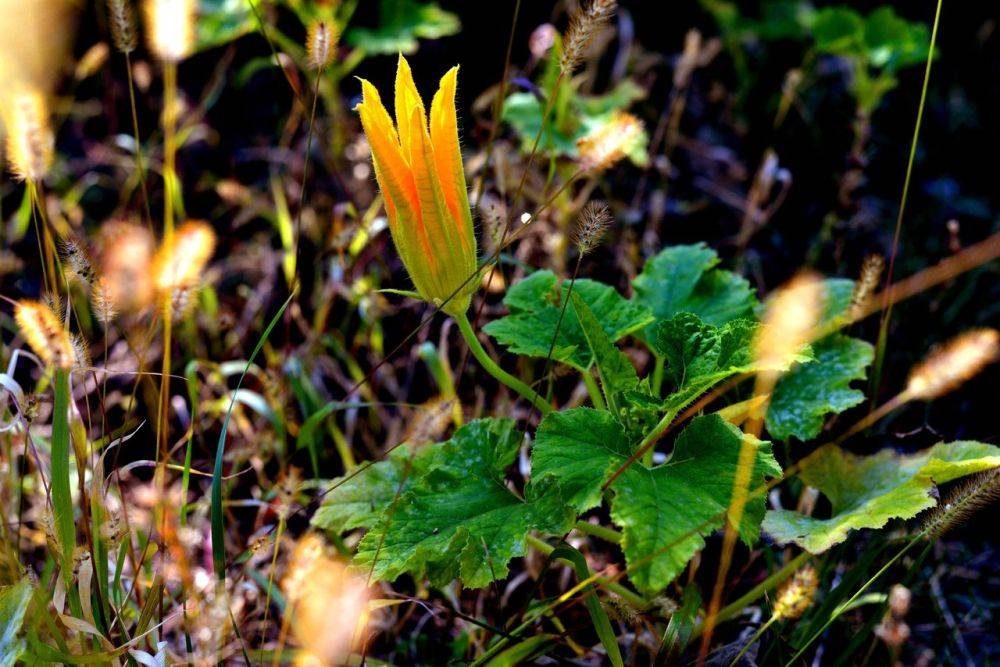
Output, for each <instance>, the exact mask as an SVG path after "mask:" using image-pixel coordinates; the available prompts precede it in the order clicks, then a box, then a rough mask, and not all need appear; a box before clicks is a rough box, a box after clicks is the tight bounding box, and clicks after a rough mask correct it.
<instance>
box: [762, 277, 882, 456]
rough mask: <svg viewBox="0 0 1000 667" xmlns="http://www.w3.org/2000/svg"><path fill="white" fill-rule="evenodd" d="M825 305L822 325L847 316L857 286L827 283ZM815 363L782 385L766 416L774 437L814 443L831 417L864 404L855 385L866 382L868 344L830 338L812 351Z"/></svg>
mask: <svg viewBox="0 0 1000 667" xmlns="http://www.w3.org/2000/svg"><path fill="white" fill-rule="evenodd" d="M823 287H824V305H823V314H822V316H821V318H820V322H821V324H824V325H825V324H829V323H830V322H832V321H834V320H836V319H837V318H838V317H840V316H841V315H843V313H844V312H845V311H846V310H847V308H848V306H849V305H850V303H851V295H852V294H853V293H854V281H852V280H845V279H842V278H830V279H827V280H824V281H823ZM812 352H813V360H812V361H806V362H804V363H800V364H798V365H797V366H795V367H794V368H793V369H792V370H791V371H790V372H789V373H787V374H786V375H784V376H783V377H782V378H781V380H779V381H778V384H777V386H776V387H775V389H774V393H773V394H772V396H771V400H770V404H769V406H768V412H767V429H768V433H769V434H770V435H771V437H773V438H775V439H777V440H788V439H789V438H791V437H792V436H795V437H796V438H798V439H800V440H811V439H812V438H815V437H816V436H817V435H819V433H820V431H822V430H823V422H824V420H825V419H826V417H827V416H828V415H831V414H839V413H841V412H843V411H844V410H847V409H848V408H851V407H854V406H855V405H858V404H859V403H861V402H862V401H864V399H865V396H864V393H862V392H861V391H860V390H857V389H852V388H851V383H852V382H853V381H855V380H863V379H864V378H865V369H866V368H867V367H868V366H869V365H870V364H871V362H872V358H873V354H874V352H873V348H872V346H871V345H870V344H868V343H866V342H864V341H862V340H859V339H857V338H851V337H849V336H846V335H844V334H841V333H835V334H832V335H830V336H827V337H826V338H824V339H823V340H821V341H819V342H817V343H814V344H813V346H812Z"/></svg>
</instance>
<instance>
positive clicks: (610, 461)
mask: <svg viewBox="0 0 1000 667" xmlns="http://www.w3.org/2000/svg"><path fill="white" fill-rule="evenodd" d="M633 444H634V443H631V442H629V439H628V436H627V435H626V434H625V431H624V429H623V428H622V426H621V424H619V423H618V422H617V421H616V420H615V418H614V417H613V416H612V415H611V413H609V412H607V411H606V410H594V409H592V408H573V409H571V410H564V411H562V412H552V413H550V414H548V415H546V416H545V418H544V419H543V420H542V423H541V424H539V425H538V432H537V433H536V434H535V444H534V446H533V447H532V449H531V483H532V484H538V483H547V482H548V481H549V480H555V481H556V484H557V485H558V487H559V490H560V493H561V495H562V497H563V498H564V499H565V501H566V502H567V503H569V504H570V505H572V506H573V507H574V508H575V509H576V510H577V511H579V512H583V511H586V510H588V509H591V508H592V507H596V506H598V505H600V504H601V485H602V484H604V481H605V480H606V479H608V477H609V476H610V475H611V473H613V472H614V471H615V469H617V468H618V466H620V465H621V464H622V463H624V462H625V460H626V459H627V458H628V457H629V455H630V454H631V453H632V452H633V450H634V446H633Z"/></svg>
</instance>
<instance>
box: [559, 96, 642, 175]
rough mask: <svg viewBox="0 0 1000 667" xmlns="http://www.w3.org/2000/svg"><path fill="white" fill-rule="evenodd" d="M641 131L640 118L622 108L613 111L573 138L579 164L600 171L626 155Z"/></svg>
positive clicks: (640, 137) (590, 169)
mask: <svg viewBox="0 0 1000 667" xmlns="http://www.w3.org/2000/svg"><path fill="white" fill-rule="evenodd" d="M644 131H645V127H644V125H643V123H642V121H641V120H639V119H638V118H636V117H635V116H633V115H632V114H630V113H628V112H626V111H616V112H615V113H614V114H613V115H612V116H611V118H610V119H609V120H608V121H607V122H606V123H605V124H603V125H601V126H600V127H599V128H597V129H596V130H595V131H594V132H592V133H590V134H588V135H587V136H585V137H583V138H581V139H579V140H578V141H577V142H576V148H577V151H578V152H579V154H580V166H581V167H582V168H583V169H584V170H585V171H590V172H594V173H600V172H602V171H604V170H605V169H607V168H608V167H611V166H612V165H614V164H615V163H616V162H619V161H621V160H622V159H624V158H625V157H627V156H628V154H629V152H630V151H631V150H632V149H634V148H635V146H636V145H637V144H638V142H639V141H640V140H641V139H642V135H643V132H644Z"/></svg>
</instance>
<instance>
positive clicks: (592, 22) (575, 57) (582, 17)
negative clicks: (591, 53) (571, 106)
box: [559, 0, 618, 76]
mask: <svg viewBox="0 0 1000 667" xmlns="http://www.w3.org/2000/svg"><path fill="white" fill-rule="evenodd" d="M617 7H618V3H617V2H616V1H615V0H591V3H590V5H589V6H588V7H587V8H586V9H580V10H579V11H577V12H576V13H575V14H573V16H572V18H570V20H569V28H568V29H567V30H566V38H565V39H564V40H563V52H562V59H561V60H560V61H559V67H560V69H561V70H562V73H563V75H564V76H570V75H572V74H573V72H574V71H575V70H576V68H577V67H579V66H580V61H581V60H583V54H584V52H585V51H586V50H587V45H588V44H590V40H591V39H593V37H594V35H595V34H597V32H598V31H599V30H600V29H601V28H603V27H604V25H605V24H606V23H607V22H608V20H609V19H610V18H611V15H612V14H614V13H615V9H617Z"/></svg>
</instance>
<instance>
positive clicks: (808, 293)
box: [754, 273, 826, 370]
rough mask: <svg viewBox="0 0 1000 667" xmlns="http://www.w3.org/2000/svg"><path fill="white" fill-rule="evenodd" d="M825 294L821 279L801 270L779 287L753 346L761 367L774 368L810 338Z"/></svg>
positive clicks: (798, 350) (789, 358)
mask: <svg viewBox="0 0 1000 667" xmlns="http://www.w3.org/2000/svg"><path fill="white" fill-rule="evenodd" d="M825 297H826V294H825V291H824V289H823V281H822V280H820V278H819V277H818V276H816V275H815V274H812V273H801V274H799V275H797V276H795V277H794V278H792V279H791V280H790V281H789V282H788V283H787V284H786V285H785V286H784V287H782V288H780V289H779V290H778V292H777V294H775V295H774V297H773V298H772V299H771V302H770V303H769V304H768V307H767V312H765V314H764V322H763V324H764V326H762V327H761V329H760V333H759V334H758V335H757V340H756V341H755V345H754V348H755V349H754V352H755V356H756V358H757V364H758V365H759V366H760V367H761V368H763V369H768V370H777V369H781V368H784V367H787V366H788V364H790V363H791V362H792V361H793V360H794V358H795V356H796V355H797V354H799V352H800V351H801V350H802V348H803V346H805V345H807V344H808V343H809V342H810V341H811V340H812V336H813V334H814V330H815V327H816V325H817V323H819V320H820V315H821V314H822V312H823V302H824V300H825Z"/></svg>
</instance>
